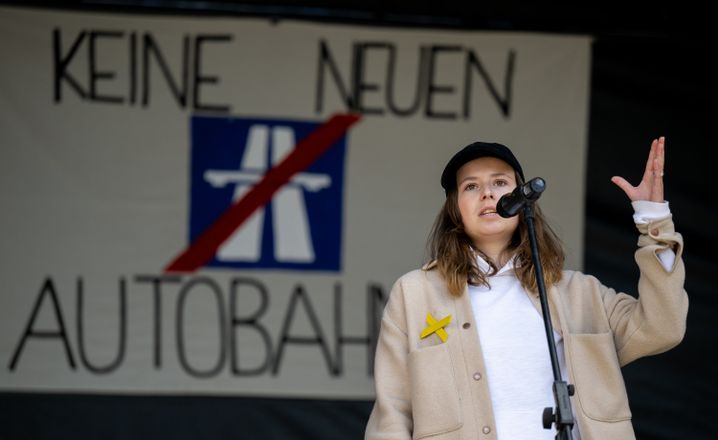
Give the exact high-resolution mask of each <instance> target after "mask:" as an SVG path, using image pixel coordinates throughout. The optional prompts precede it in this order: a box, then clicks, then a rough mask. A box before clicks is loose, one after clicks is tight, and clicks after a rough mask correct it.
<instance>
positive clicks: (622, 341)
mask: <svg viewBox="0 0 718 440" xmlns="http://www.w3.org/2000/svg"><path fill="white" fill-rule="evenodd" d="M636 226H637V228H638V230H639V232H640V233H641V235H640V237H639V239H638V250H637V251H636V254H635V260H636V263H638V268H639V270H640V277H639V280H638V298H637V299H636V298H634V297H633V296H631V295H627V294H625V293H616V292H615V291H614V290H613V289H609V288H605V287H604V288H603V303H604V306H605V309H606V314H607V317H608V322H609V325H610V327H611V330H612V332H613V335H614V341H615V345H616V351H617V354H618V360H619V362H620V364H621V366H623V365H626V364H628V363H629V362H632V361H634V360H635V359H638V358H639V357H643V356H648V355H653V354H658V353H662V352H664V351H666V350H669V349H671V348H672V347H674V346H676V345H678V343H680V342H681V340H682V339H683V336H684V334H685V331H686V316H687V314H688V294H687V293H686V291H685V289H684V281H685V268H684V266H683V260H682V258H681V256H682V254H683V238H682V237H681V235H680V234H679V233H677V232H676V231H675V229H674V226H673V222H672V219H671V216H668V217H665V218H662V219H658V220H654V221H651V222H649V223H647V224H640V225H636ZM668 248H670V249H672V250H673V251H674V252H675V255H676V258H675V261H674V263H673V267H672V268H670V270H666V269H665V268H664V267H663V265H662V264H661V261H660V259H659V257H658V255H657V253H658V252H659V251H661V250H664V249H668Z"/></svg>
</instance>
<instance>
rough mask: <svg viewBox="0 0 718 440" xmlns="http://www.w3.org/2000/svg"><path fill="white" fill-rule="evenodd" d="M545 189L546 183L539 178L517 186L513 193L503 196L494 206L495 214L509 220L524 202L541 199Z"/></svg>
mask: <svg viewBox="0 0 718 440" xmlns="http://www.w3.org/2000/svg"><path fill="white" fill-rule="evenodd" d="M545 189H546V181H545V180H543V179H542V178H540V177H534V178H533V179H531V180H529V181H528V182H526V183H524V184H523V185H519V186H517V187H516V188H515V189H514V190H513V191H511V192H510V193H508V194H504V195H503V196H501V198H500V199H499V202H498V203H497V204H496V212H498V213H499V215H500V216H501V217H505V218H509V217H513V216H515V215H516V214H518V213H519V210H520V209H521V208H523V206H524V205H525V204H526V202H533V201H534V200H538V198H539V197H541V193H542V192H543V190H545Z"/></svg>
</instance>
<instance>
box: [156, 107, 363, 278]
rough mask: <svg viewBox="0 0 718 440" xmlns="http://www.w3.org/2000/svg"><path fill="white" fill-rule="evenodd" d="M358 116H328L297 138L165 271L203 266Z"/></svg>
mask: <svg viewBox="0 0 718 440" xmlns="http://www.w3.org/2000/svg"><path fill="white" fill-rule="evenodd" d="M359 119H361V117H360V116H359V115H353V114H339V115H334V116H332V117H331V118H330V119H329V120H328V121H327V122H325V123H324V124H322V125H321V126H319V127H318V128H317V129H316V130H314V131H312V132H311V133H310V134H309V135H308V136H307V137H306V138H304V139H303V140H301V141H300V142H299V143H298V144H297V145H296V147H295V148H294V150H293V151H292V152H291V153H289V154H288V155H287V157H286V158H284V160H283V161H282V162H280V163H279V164H278V165H277V166H275V167H274V168H271V169H270V170H269V171H268V172H267V174H265V175H264V177H263V178H262V180H260V181H259V183H257V185H255V186H254V187H253V188H252V189H250V190H249V191H248V192H247V194H245V195H244V197H242V198H241V199H239V200H238V201H237V202H235V203H234V204H233V205H232V206H230V207H229V208H228V209H227V210H226V211H225V212H224V214H222V215H221V216H219V218H217V220H215V222H214V223H213V224H212V225H211V226H210V227H209V228H207V230H206V231H204V232H203V233H202V234H201V235H200V236H199V237H197V238H196V239H195V241H194V242H193V243H191V244H190V246H189V248H187V249H186V250H185V251H184V252H182V253H181V254H180V255H179V256H177V257H176V258H175V259H174V261H172V263H170V264H169V265H168V266H167V268H166V269H165V272H192V271H194V270H196V269H197V268H199V267H202V266H204V265H205V264H207V262H209V261H210V260H211V259H212V258H213V257H214V255H215V254H216V253H217V249H218V248H219V246H220V245H221V244H222V243H224V241H225V240H226V239H227V238H229V236H230V235H232V233H233V232H234V231H235V230H237V228H238V227H239V226H241V225H242V223H244V222H245V221H246V220H247V219H248V218H249V216H250V215H252V213H253V212H254V211H256V210H257V209H258V208H259V207H261V206H264V205H266V204H267V203H269V201H270V200H271V199H272V196H273V195H274V193H275V192H277V190H278V189H279V188H281V187H282V185H284V184H286V183H287V182H289V179H291V178H292V176H294V175H295V174H296V173H298V172H300V171H302V170H305V169H306V168H307V167H309V165H311V164H312V163H314V161H316V160H317V159H319V157H320V156H321V155H322V154H324V153H325V152H326V151H327V150H328V149H329V148H330V147H331V146H332V145H334V143H335V142H337V141H338V140H339V138H341V137H342V136H343V135H344V133H346V131H347V130H348V129H349V127H351V126H352V125H354V123H356V122H358V121H359Z"/></svg>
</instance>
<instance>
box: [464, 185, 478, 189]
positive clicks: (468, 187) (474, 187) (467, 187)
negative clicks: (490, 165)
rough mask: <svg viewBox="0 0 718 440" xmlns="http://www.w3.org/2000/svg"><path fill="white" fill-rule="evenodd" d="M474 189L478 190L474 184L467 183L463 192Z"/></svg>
mask: <svg viewBox="0 0 718 440" xmlns="http://www.w3.org/2000/svg"><path fill="white" fill-rule="evenodd" d="M476 188H478V186H477V185H476V184H475V183H469V184H468V185H466V186H465V187H464V191H473V190H475V189H476Z"/></svg>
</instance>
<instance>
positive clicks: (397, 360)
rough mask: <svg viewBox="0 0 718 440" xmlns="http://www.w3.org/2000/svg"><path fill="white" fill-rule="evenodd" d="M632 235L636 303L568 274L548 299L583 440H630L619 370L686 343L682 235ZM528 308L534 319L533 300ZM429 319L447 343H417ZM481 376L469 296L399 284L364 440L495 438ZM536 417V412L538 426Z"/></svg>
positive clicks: (427, 278)
mask: <svg viewBox="0 0 718 440" xmlns="http://www.w3.org/2000/svg"><path fill="white" fill-rule="evenodd" d="M638 229H639V231H640V232H641V236H640V237H639V240H638V245H639V248H638V250H637V251H636V255H635V258H636V261H637V263H638V266H639V268H640V272H641V275H640V279H639V281H638V293H639V298H638V299H636V298H634V297H633V296H630V295H627V294H624V293H617V292H616V291H614V290H613V289H611V288H608V287H606V286H604V285H602V284H601V283H600V282H599V281H598V280H597V279H596V278H594V277H592V276H589V275H585V274H582V273H580V272H574V271H564V273H563V279H562V280H561V282H560V283H559V284H558V285H556V286H553V287H551V288H550V289H548V298H549V303H550V310H551V319H552V321H553V325H554V330H556V331H558V332H560V333H561V334H562V335H563V337H564V344H565V345H564V351H565V356H566V365H567V368H568V374H569V383H572V384H575V387H576V394H575V395H574V396H573V397H572V401H573V405H574V407H575V414H574V416H575V417H576V420H577V423H578V426H579V429H580V431H581V437H582V439H583V440H594V439H595V440H599V439H600V440H605V439H611V440H617V439H618V440H621V439H632V438H635V436H634V433H633V427H632V425H631V411H630V409H629V407H628V398H627V395H626V389H625V385H624V383H623V377H622V375H621V366H623V365H625V364H627V363H629V362H631V361H633V360H635V359H638V358H640V357H642V356H648V355H652V354H657V353H661V352H663V351H666V350H668V349H670V348H672V347H674V346H675V345H677V344H678V343H679V342H680V341H681V340H682V339H683V335H684V333H685V326H686V314H687V312H688V296H687V294H686V292H685V290H684V288H683V282H684V278H685V271H684V267H683V262H682V260H681V254H682V250H683V240H682V238H681V235H680V234H678V233H676V232H675V230H674V227H673V222H672V220H671V218H670V217H669V218H665V219H662V220H657V221H654V222H651V223H649V224H647V225H638ZM668 246H670V247H672V248H673V249H674V251H675V253H676V260H675V264H674V267H673V268H672V270H671V271H670V272H667V271H666V270H665V269H664V268H663V266H662V265H661V262H660V261H659V260H658V257H657V256H656V251H657V250H660V249H665V248H666V247H668ZM531 299H532V300H533V302H534V304H535V306H536V308H537V310H538V312H539V313H540V312H541V308H540V307H541V306H540V303H539V300H538V298H536V297H533V296H532V298H531ZM429 312H430V313H431V314H432V316H433V317H435V318H436V319H441V318H443V317H445V316H446V315H449V314H450V315H452V317H453V318H452V320H451V322H450V324H449V325H448V326H447V327H446V328H445V329H446V332H447V335H448V339H447V341H446V342H444V343H442V342H441V339H440V338H439V337H438V336H437V335H431V336H430V337H427V338H425V339H421V338H420V336H419V335H420V333H421V331H422V330H423V329H424V328H425V327H426V326H427V324H426V321H425V320H426V315H427V313H429ZM484 372H485V368H484V361H483V356H482V353H481V346H480V344H479V335H478V333H477V332H476V323H475V322H474V315H473V312H472V308H471V302H470V299H469V295H468V294H467V291H466V290H465V291H464V294H463V295H461V296H460V297H454V296H452V295H451V294H449V292H448V290H447V289H446V285H445V283H444V281H443V279H442V278H441V276H440V275H439V274H438V271H437V270H432V268H431V266H429V267H425V268H423V269H422V270H416V271H413V272H410V273H408V274H406V275H404V276H403V277H401V278H400V279H399V280H398V281H397V282H396V283H395V285H394V287H393V288H392V291H391V294H390V297H389V300H388V302H387V305H386V308H385V310H384V316H383V319H382V325H381V333H380V336H379V341H378V344H377V350H376V360H375V373H374V375H375V383H376V402H375V405H374V409H373V410H372V413H371V416H370V418H369V422H368V424H367V428H366V435H365V438H366V439H367V440H370V439H371V440H374V439H387V440H389V439H409V438H414V439H421V438H427V437H430V438H431V439H432V440H445V439H481V440H483V439H487V440H488V439H495V438H497V437H496V432H495V429H494V426H495V422H494V415H493V411H492V408H491V398H490V396H489V387H488V383H487V379H488V378H487V377H485V373H484ZM542 410H543V408H537V423H540V414H541V411H542ZM502 440H503V439H502ZM508 440H510V439H508Z"/></svg>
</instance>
